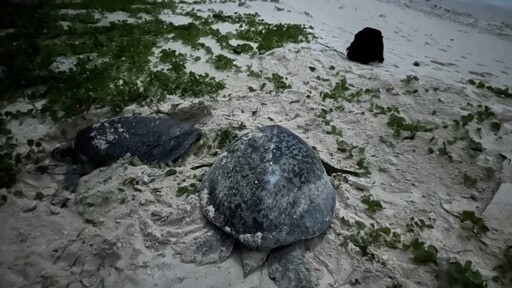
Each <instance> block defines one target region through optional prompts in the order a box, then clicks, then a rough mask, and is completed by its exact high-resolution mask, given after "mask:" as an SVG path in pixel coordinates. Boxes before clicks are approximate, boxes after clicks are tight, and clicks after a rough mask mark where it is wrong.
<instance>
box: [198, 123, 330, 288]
mask: <svg viewBox="0 0 512 288" xmlns="http://www.w3.org/2000/svg"><path fill="white" fill-rule="evenodd" d="M199 193H200V194H199V197H200V206H201V209H202V211H203V214H204V216H205V218H206V219H207V220H209V222H211V223H213V224H214V225H215V226H216V228H217V231H218V228H220V229H221V230H222V231H223V232H224V233H225V234H224V236H220V237H218V236H217V237H209V238H210V239H212V238H213V239H215V240H217V242H218V243H220V241H223V239H225V238H228V239H229V238H232V239H235V241H236V242H237V243H239V244H241V246H242V265H243V270H244V276H247V275H249V274H250V273H251V272H252V271H254V270H255V269H256V268H258V267H259V266H261V265H262V264H263V263H264V262H265V260H266V258H267V254H268V253H269V252H270V251H271V250H272V249H274V250H273V251H272V253H271V254H270V256H269V261H268V262H269V263H268V272H269V277H270V278H271V279H273V280H274V282H275V283H276V284H277V285H278V286H280V287H312V286H313V284H312V283H310V284H308V281H311V279H310V278H308V277H307V275H306V274H308V273H306V272H307V271H308V268H307V267H306V265H305V264H304V261H303V258H304V255H305V245H304V241H303V240H305V239H308V238H313V237H315V236H318V235H319V234H321V233H323V232H324V231H326V229H327V228H328V227H329V226H330V223H331V219H332V217H333V214H334V211H335V208H336V191H335V189H334V187H333V186H332V184H331V182H330V180H329V177H328V176H327V174H326V171H325V169H324V167H323V165H322V161H321V159H320V158H319V156H318V154H317V153H316V152H315V151H314V150H313V149H312V148H311V147H310V146H309V145H308V144H307V143H306V142H305V141H304V140H302V139H301V138H300V137H299V136H298V135H296V134H294V133H293V132H292V131H290V130H289V129H287V128H284V127H282V126H279V125H270V126H264V127H260V128H258V129H255V130H253V131H251V132H249V133H247V134H245V135H243V136H241V137H239V138H237V139H236V140H235V141H234V142H233V143H231V144H230V145H229V146H228V147H227V148H226V149H225V150H224V151H223V152H222V153H221V155H220V156H219V158H218V159H217V160H216V161H215V163H214V164H213V166H212V167H211V168H210V169H209V171H208V172H207V174H206V175H205V177H204V178H203V181H202V183H201V185H200V188H199ZM215 226H214V227H215ZM221 234H223V233H221ZM226 234H227V237H225V236H226ZM205 243H206V242H205V241H203V243H202V244H203V245H205V246H204V247H203V248H202V249H201V248H200V249H199V250H196V251H199V252H200V253H203V254H204V255H206V256H210V254H212V249H218V248H219V247H221V248H222V249H224V250H225V251H223V252H222V253H220V255H223V256H224V257H226V258H227V256H229V253H230V251H226V249H229V244H227V245H219V244H216V245H212V244H211V243H210V244H208V245H206V244H205ZM226 247H228V248H226ZM275 248H277V249H275ZM226 252H228V253H226ZM275 255H278V256H275ZM217 256H218V255H217ZM212 259H214V258H212ZM197 260H198V259H196V261H195V262H196V263H197V262H200V261H201V260H202V259H199V261H197ZM218 260H219V259H218ZM222 260H223V259H220V261H222ZM217 262H219V261H217Z"/></svg>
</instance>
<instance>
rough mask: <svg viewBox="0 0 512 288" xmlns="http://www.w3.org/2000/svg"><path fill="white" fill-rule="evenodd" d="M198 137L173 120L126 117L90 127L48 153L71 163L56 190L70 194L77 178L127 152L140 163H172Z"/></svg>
mask: <svg viewBox="0 0 512 288" xmlns="http://www.w3.org/2000/svg"><path fill="white" fill-rule="evenodd" d="M200 137H201V133H200V130H199V129H197V128H195V127H194V126H192V125H191V124H189V123H186V122H183V121H180V120H178V119H176V118H173V117H153V116H126V117H117V118H112V119H108V120H106V121H103V122H100V123H98V124H94V125H90V126H88V127H86V128H84V129H82V130H80V131H79V132H78V133H77V135H76V136H75V138H74V140H73V141H72V143H69V144H66V145H63V146H61V147H58V148H56V149H54V150H53V151H52V156H53V158H54V159H57V160H61V161H69V162H71V165H70V166H69V167H68V170H67V172H66V176H65V177H64V181H63V185H62V187H61V188H60V189H58V191H60V192H62V190H64V191H69V192H73V191H74V190H75V189H76V186H77V184H78V179H79V177H80V176H82V175H85V174H88V173H90V172H92V171H93V170H94V169H96V168H98V167H103V166H107V165H109V164H111V163H113V162H115V161H117V160H119V159H120V158H122V157H123V156H125V155H126V154H128V153H129V154H131V155H132V156H137V157H138V158H139V160H140V161H142V162H144V163H150V162H156V161H159V162H168V163H171V162H175V161H176V160H178V159H179V158H180V157H181V156H182V155H183V154H184V153H185V152H186V151H187V150H188V149H189V148H190V146H191V145H192V144H194V143H195V142H197V141H198V140H199V139H200ZM60 192H59V193H60ZM56 194H58V193H57V192H56ZM55 196H57V195H55ZM62 201H63V200H62V199H59V200H56V201H52V202H59V203H60V202H62ZM54 204H55V203H54ZM60 204H63V203H60Z"/></svg>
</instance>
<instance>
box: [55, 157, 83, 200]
mask: <svg viewBox="0 0 512 288" xmlns="http://www.w3.org/2000/svg"><path fill="white" fill-rule="evenodd" d="M80 174H81V168H80V166H79V165H71V164H70V165H68V167H67V170H66V174H65V175H64V180H63V181H62V183H61V184H60V185H59V187H58V188H57V190H55V193H53V195H52V200H51V204H52V205H54V206H58V207H65V206H67V203H68V201H69V200H70V199H71V193H74V192H75V191H76V187H77V186H78V179H79V178H80Z"/></svg>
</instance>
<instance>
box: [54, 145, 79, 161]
mask: <svg viewBox="0 0 512 288" xmlns="http://www.w3.org/2000/svg"><path fill="white" fill-rule="evenodd" d="M51 156H52V158H53V159H55V160H57V161H60V162H69V161H73V160H74V159H75V158H76V156H75V150H74V149H73V145H72V144H66V145H62V146H60V147H57V148H55V149H53V150H52V152H51Z"/></svg>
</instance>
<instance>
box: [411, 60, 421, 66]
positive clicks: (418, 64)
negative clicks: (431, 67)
mask: <svg viewBox="0 0 512 288" xmlns="http://www.w3.org/2000/svg"><path fill="white" fill-rule="evenodd" d="M412 65H414V66H416V67H419V66H420V62H418V61H414V62H413V63H412Z"/></svg>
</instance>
